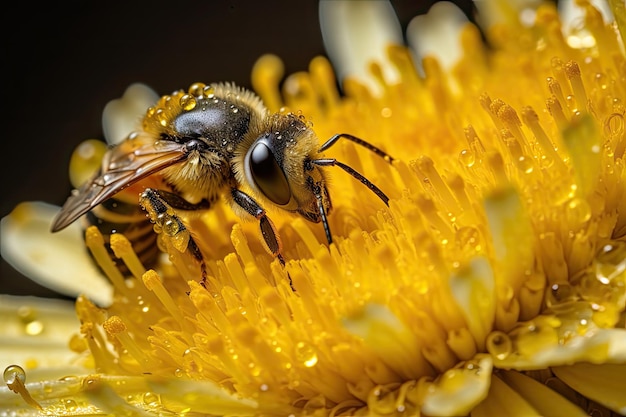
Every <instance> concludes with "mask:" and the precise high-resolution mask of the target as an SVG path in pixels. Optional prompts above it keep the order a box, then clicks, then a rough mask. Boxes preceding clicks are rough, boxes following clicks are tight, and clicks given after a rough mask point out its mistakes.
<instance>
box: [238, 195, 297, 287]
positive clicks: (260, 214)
mask: <svg viewBox="0 0 626 417" xmlns="http://www.w3.org/2000/svg"><path fill="white" fill-rule="evenodd" d="M231 195H232V197H233V200H234V201H235V203H236V204H237V205H238V206H239V207H241V208H242V209H244V210H245V211H246V213H248V214H250V215H252V216H254V218H255V219H257V220H258V221H259V227H260V229H261V235H262V236H263V241H264V243H265V246H266V248H267V250H268V251H269V252H270V253H271V254H272V255H274V256H275V257H276V258H278V261H279V262H280V264H281V265H282V266H283V267H284V266H285V258H283V255H282V248H283V244H282V242H281V241H280V238H279V236H278V231H277V230H276V227H275V226H274V223H272V221H271V220H270V218H269V217H268V216H267V213H266V212H265V209H263V207H261V206H260V205H259V203H257V202H256V201H255V200H254V199H253V198H252V197H250V196H249V195H248V194H246V193H244V192H243V191H241V190H238V189H237V188H233V189H232V190H231ZM287 276H288V277H289V286H290V287H291V289H292V290H294V291H295V288H294V287H293V282H292V281H291V276H290V275H289V274H287Z"/></svg>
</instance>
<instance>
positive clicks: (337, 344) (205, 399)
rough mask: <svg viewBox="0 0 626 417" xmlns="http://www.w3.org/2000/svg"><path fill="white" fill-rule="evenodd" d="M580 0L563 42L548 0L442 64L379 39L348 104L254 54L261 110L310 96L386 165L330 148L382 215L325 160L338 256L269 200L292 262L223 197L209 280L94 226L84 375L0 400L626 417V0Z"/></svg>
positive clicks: (80, 345) (209, 227) (82, 315)
mask: <svg viewBox="0 0 626 417" xmlns="http://www.w3.org/2000/svg"><path fill="white" fill-rule="evenodd" d="M504 3H505V2H502V3H501V5H503V4H504ZM499 4H500V3H499ZM583 7H584V11H585V18H584V21H583V22H584V23H580V25H579V26H578V27H577V32H575V33H573V34H571V35H570V37H569V38H567V37H564V36H563V33H562V31H561V23H560V21H559V17H558V14H557V12H556V10H555V9H554V7H553V6H551V5H542V6H540V7H539V8H538V9H537V10H536V11H535V14H534V16H535V18H534V21H533V22H532V24H523V22H519V21H518V20H517V18H515V20H512V19H511V16H510V15H507V14H506V13H505V14H502V15H501V16H504V17H505V18H506V20H505V21H504V23H502V21H501V22H500V23H493V24H492V25H491V26H489V27H488V28H486V32H485V34H486V37H487V39H488V40H489V41H490V43H491V46H492V47H491V48H487V47H485V46H484V44H483V42H482V41H481V37H480V33H479V31H478V30H477V28H476V27H475V26H472V25H470V24H466V25H463V27H462V30H461V33H460V43H461V45H462V49H461V51H462V55H461V57H460V59H459V60H458V62H457V63H456V64H455V65H453V66H450V67H444V66H442V65H440V61H438V60H436V59H434V58H433V57H424V58H423V60H422V61H421V65H422V67H421V68H420V69H416V68H415V66H414V64H413V61H412V60H411V55H410V53H409V52H408V50H407V49H406V48H405V47H402V46H390V47H389V48H388V49H387V55H386V60H387V61H388V62H387V64H372V65H371V66H370V68H369V70H370V74H372V78H371V79H370V80H369V81H357V80H356V79H355V78H350V76H349V72H350V71H348V72H347V73H346V74H345V76H346V78H344V80H343V87H344V92H345V95H341V94H340V93H339V92H338V91H337V89H336V87H335V79H334V76H333V70H332V68H331V66H330V63H329V62H328V61H327V60H326V59H324V58H321V57H320V58H315V59H314V60H313V61H312V62H311V66H310V69H309V71H308V72H307V73H297V74H293V75H290V76H289V77H288V78H287V79H286V80H285V83H284V88H283V90H282V92H280V90H279V82H280V80H281V79H282V76H283V74H282V70H281V64H280V61H278V59H277V58H276V57H273V56H266V57H262V58H261V59H260V60H259V61H258V63H257V65H256V66H255V68H254V70H253V74H252V77H253V84H254V86H255V89H256V91H257V92H258V93H259V94H260V95H261V97H262V98H263V99H264V101H265V102H266V104H267V105H268V107H270V108H271V109H272V110H275V111H277V110H278V109H279V108H281V107H284V106H285V107H288V108H289V109H292V110H299V111H301V112H302V114H304V115H306V117H307V119H308V120H309V121H311V122H312V123H313V127H314V129H315V131H316V133H317V135H318V137H320V138H327V137H330V136H331V135H333V134H335V133H338V132H349V133H351V134H353V135H355V136H358V137H362V138H367V140H368V141H371V142H372V143H374V144H375V145H376V146H380V147H381V148H383V149H385V151H387V152H389V153H390V154H391V155H393V156H395V157H396V158H397V160H396V161H394V163H393V165H390V164H388V163H387V162H386V161H384V160H383V159H381V158H379V157H377V156H376V155H371V154H369V153H368V152H364V151H362V150H361V149H357V147H355V146H353V145H352V144H350V143H345V144H341V145H337V146H335V147H333V149H332V154H333V156H337V158H338V159H340V160H342V161H345V162H346V163H348V165H350V166H352V167H353V168H355V169H356V170H357V171H359V172H362V173H366V174H367V177H368V178H369V179H370V180H371V181H372V182H373V183H375V184H378V185H380V186H381V188H382V189H383V191H384V192H385V193H387V194H388V195H389V197H390V201H389V207H388V208H387V207H385V206H384V205H383V204H382V203H381V202H380V200H378V199H377V198H375V196H373V195H372V194H371V193H369V192H367V191H366V190H365V191H364V189H363V187H362V185H361V184H359V183H358V181H354V179H353V178H351V177H350V176H348V175H346V174H345V173H342V172H332V174H333V176H332V183H331V185H330V187H331V194H332V195H333V199H334V201H333V203H334V209H333V212H332V214H331V215H330V216H329V221H330V227H331V230H333V232H334V234H335V235H336V236H337V238H336V239H335V242H334V243H333V244H332V245H331V246H330V247H329V246H328V245H326V244H325V235H324V230H323V229H322V228H321V227H320V226H319V225H316V224H311V223H307V222H305V221H304V220H302V219H300V218H295V217H294V216H290V215H286V214H281V213H271V215H272V218H273V220H274V222H275V223H276V227H277V228H278V230H279V232H280V235H281V237H282V240H283V242H284V243H285V248H284V255H285V259H286V260H287V264H286V267H285V268H283V267H282V266H281V265H280V263H279V262H278V261H273V259H272V257H271V256H270V255H268V254H266V253H265V251H264V250H263V248H262V246H261V244H260V242H259V238H258V236H257V232H256V229H257V225H256V224H254V223H241V222H240V220H239V219H238V218H237V217H236V216H235V215H234V214H233V213H231V212H230V210H229V209H227V208H224V207H221V206H220V207H216V208H215V209H213V210H211V211H209V212H207V213H206V214H205V215H203V216H202V217H201V218H199V219H196V220H193V221H192V227H191V229H192V230H193V231H194V232H195V236H196V239H197V243H198V244H199V246H200V248H201V249H202V251H203V253H204V254H205V255H206V258H207V267H208V279H207V285H206V287H203V286H201V285H200V284H199V269H198V266H197V265H196V264H195V263H194V262H193V260H190V259H189V258H188V257H187V256H185V255H184V254H181V253H180V252H179V251H178V250H177V249H176V248H175V242H171V241H169V240H168V238H167V237H166V236H165V235H160V242H161V246H162V247H163V248H164V249H166V251H167V253H168V255H169V260H170V261H171V262H164V263H163V264H162V265H161V266H160V267H159V268H158V270H148V271H146V270H145V268H144V267H143V265H141V263H140V262H139V260H138V259H137V257H136V256H135V254H134V252H133V251H132V249H131V248H130V245H128V241H127V240H126V239H125V238H124V237H123V236H121V235H114V238H112V246H113V247H114V250H115V251H116V254H117V255H118V256H119V257H120V258H121V259H122V260H123V261H124V263H125V264H126V265H127V266H128V269H129V271H130V272H131V274H132V277H130V278H129V279H127V280H124V278H123V276H122V275H121V274H120V273H119V271H117V269H115V268H114V267H113V266H112V263H111V261H110V260H109V258H108V256H106V254H105V252H103V250H104V249H103V243H102V239H101V236H100V235H99V232H98V231H97V230H96V229H94V228H91V229H88V230H87V245H88V246H89V247H90V249H91V250H92V252H93V253H94V255H95V257H96V258H97V260H98V261H99V262H100V263H101V266H102V267H103V269H104V270H105V271H107V275H108V278H109V279H110V281H111V282H112V284H113V286H114V294H113V297H112V302H111V304H110V305H108V306H104V307H98V306H96V304H94V303H93V302H92V301H90V300H89V299H88V298H87V297H83V296H81V297H79V298H78V300H77V302H76V313H77V315H78V318H79V320H80V336H75V337H73V338H72V339H71V343H70V346H71V348H72V350H73V351H75V352H76V353H78V354H79V355H78V358H79V359H75V360H76V364H77V365H80V366H84V367H85V369H87V371H85V373H84V374H82V376H78V377H66V378H62V379H53V378H51V377H50V376H49V375H48V379H47V380H45V378H42V381H44V382H36V383H32V384H28V383H27V384H26V385H24V383H23V382H22V379H21V378H22V377H23V374H22V370H21V369H20V368H17V367H9V368H7V371H5V379H6V380H7V382H8V383H9V384H8V385H9V388H10V389H11V390H13V391H16V392H19V393H20V394H21V395H22V397H23V400H25V401H23V400H21V399H20V398H19V397H17V396H15V395H14V394H13V393H12V392H10V391H9V390H8V389H5V390H2V391H0V406H2V407H4V408H6V409H8V410H10V412H14V413H18V412H23V413H25V415H29V414H28V413H29V411H28V410H34V411H30V414H31V415H36V413H37V412H39V413H40V414H42V415H47V414H57V415H85V414H87V415H89V414H93V415H97V414H114V415H165V416H166V415H186V416H198V415H276V416H287V415H294V416H295V415H320V416H322V415H419V414H420V413H421V414H422V415H428V416H436V415H472V416H502V415H506V416H529V415H546V416H548V415H555V416H556V415H568V416H576V415H581V416H582V415H590V414H593V415H610V414H611V413H618V414H621V415H626V399H625V397H624V395H623V393H624V392H625V391H626V329H625V328H624V326H625V317H626V313H625V311H626V169H625V167H624V161H626V158H625V151H626V133H625V129H624V116H625V112H626V110H625V107H624V101H625V99H626V78H625V77H626V76H625V74H626V58H625V54H624V49H623V48H624V45H623V43H620V42H621V39H620V36H619V30H621V31H622V33H623V31H624V26H623V22H624V20H623V19H624V17H625V14H624V13H625V12H624V8H623V6H620V5H619V4H617V3H614V4H613V8H612V10H613V13H614V14H615V17H616V22H618V23H619V22H622V23H620V24H621V26H617V25H616V24H609V25H607V24H605V23H604V22H603V20H602V16H601V15H600V13H599V12H598V11H597V10H596V9H594V8H593V7H591V6H589V5H588V4H586V3H585V4H584V5H583ZM509 12H510V11H509ZM515 16H517V15H515ZM339 65H341V64H339ZM390 70H391V72H389V71H390ZM421 71H423V73H424V76H420V75H419V73H420V72H421ZM372 80H374V81H373V82H374V86H372V87H370V88H368V87H366V84H365V83H366V82H367V83H371V82H372ZM368 85H369V84H368ZM335 148H336V149H335ZM329 153H330V151H329ZM30 209H32V207H30V206H23V207H20V208H18V209H16V211H15V212H14V214H12V215H11V217H10V218H8V219H5V220H4V221H3V234H4V233H5V229H7V228H8V227H16V228H19V227H21V225H22V224H24V223H28V222H29V221H31V220H29V216H31V213H30V212H28V210H30ZM220 232H221V233H220ZM233 247H234V252H233V251H232V248H233ZM3 250H4V249H3ZM290 280H291V281H292V282H293V287H294V288H295V289H296V290H295V291H293V290H292V289H291V287H290ZM3 308H5V309H7V310H10V307H3ZM7 314H8V313H7V312H6V310H5V312H3V315H7ZM20 317H22V323H25V325H26V324H30V323H32V322H33V321H35V318H34V317H32V316H29V314H26V313H24V314H22V315H21V316H20ZM44 319H45V318H44ZM16 364H17V363H16ZM17 365H22V366H25V367H29V366H30V367H31V368H35V370H34V371H32V372H33V373H36V372H37V369H36V368H37V366H36V364H30V365H29V364H28V363H21V364H17ZM30 373H31V371H30V370H29V371H28V372H27V376H29V375H30ZM16 398H17V399H16ZM26 404H30V405H26Z"/></svg>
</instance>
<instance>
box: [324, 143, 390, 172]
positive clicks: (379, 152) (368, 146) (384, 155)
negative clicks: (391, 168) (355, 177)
mask: <svg viewBox="0 0 626 417" xmlns="http://www.w3.org/2000/svg"><path fill="white" fill-rule="evenodd" d="M341 138H343V139H348V140H349V141H352V142H354V143H356V144H357V145H361V146H363V147H364V148H366V149H368V150H370V151H372V152H374V153H375V154H376V155H378V156H380V157H381V158H383V159H384V160H385V161H387V162H389V163H390V164H392V163H393V161H394V159H393V158H392V157H391V155H389V154H388V153H387V152H385V151H383V150H382V149H380V148H377V147H376V146H374V145H372V144H371V143H369V142H366V141H364V140H363V139H361V138H357V137H356V136H352V135H350V134H348V133H338V134H336V135H334V136H333V137H331V138H330V139H328V140H327V141H326V142H325V143H324V144H323V145H322V146H321V147H320V148H319V150H318V152H323V151H325V150H326V149H328V148H330V147H331V146H333V145H334V144H335V143H337V141H338V140H339V139H341ZM361 182H362V181H361Z"/></svg>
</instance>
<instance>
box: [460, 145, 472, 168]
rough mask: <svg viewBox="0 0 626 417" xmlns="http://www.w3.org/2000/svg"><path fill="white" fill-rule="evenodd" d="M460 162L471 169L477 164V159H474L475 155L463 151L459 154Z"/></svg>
mask: <svg viewBox="0 0 626 417" xmlns="http://www.w3.org/2000/svg"><path fill="white" fill-rule="evenodd" d="M459 162H461V164H463V165H465V166H466V167H468V168H471V167H472V166H473V165H474V163H475V162H476V158H474V154H473V153H472V152H470V151H469V150H467V149H463V150H462V151H461V153H460V154H459Z"/></svg>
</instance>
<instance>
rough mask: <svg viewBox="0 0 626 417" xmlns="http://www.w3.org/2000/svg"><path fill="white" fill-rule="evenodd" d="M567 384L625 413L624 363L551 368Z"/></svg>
mask: <svg viewBox="0 0 626 417" xmlns="http://www.w3.org/2000/svg"><path fill="white" fill-rule="evenodd" d="M552 372H554V374H555V375H556V376H557V377H559V378H560V379H561V380H562V381H563V382H565V383H566V384H567V385H569V386H570V387H572V388H573V389H575V390H576V391H578V392H580V393H581V394H582V395H584V396H586V397H588V398H591V399H592V400H594V401H597V402H598V403H600V404H602V405H604V406H605V407H607V408H609V409H611V410H613V411H615V412H616V413H619V414H621V415H626V395H624V393H626V364H624V362H622V363H621V364H606V365H592V364H590V363H577V364H575V365H571V366H559V367H555V368H552Z"/></svg>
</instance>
